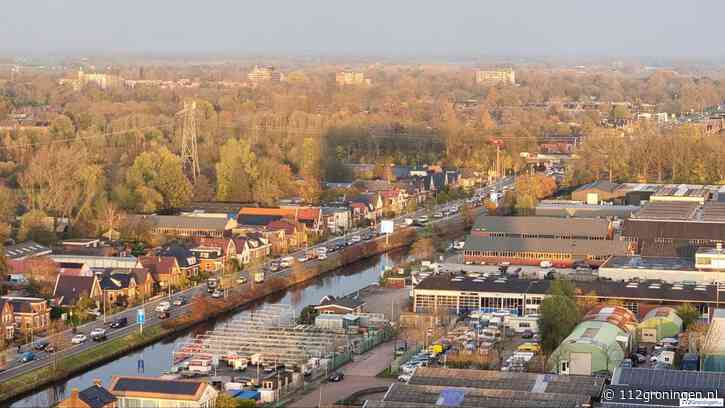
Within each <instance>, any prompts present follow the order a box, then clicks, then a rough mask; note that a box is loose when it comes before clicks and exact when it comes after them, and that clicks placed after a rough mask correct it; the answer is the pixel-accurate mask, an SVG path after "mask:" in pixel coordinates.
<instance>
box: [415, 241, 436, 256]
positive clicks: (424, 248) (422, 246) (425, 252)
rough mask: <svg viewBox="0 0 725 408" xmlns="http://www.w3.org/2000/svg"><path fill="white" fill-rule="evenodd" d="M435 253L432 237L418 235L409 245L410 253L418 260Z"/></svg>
mask: <svg viewBox="0 0 725 408" xmlns="http://www.w3.org/2000/svg"><path fill="white" fill-rule="evenodd" d="M434 253H435V245H434V244H433V238H430V237H419V238H418V239H417V240H416V241H415V242H414V243H413V245H412V246H411V247H410V254H411V255H412V256H413V257H415V259H418V260H424V259H430V258H432V257H433V254H434Z"/></svg>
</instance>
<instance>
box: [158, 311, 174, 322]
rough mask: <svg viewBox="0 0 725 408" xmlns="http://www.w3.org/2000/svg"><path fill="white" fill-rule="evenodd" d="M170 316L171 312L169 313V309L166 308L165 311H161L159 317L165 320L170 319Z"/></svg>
mask: <svg viewBox="0 0 725 408" xmlns="http://www.w3.org/2000/svg"><path fill="white" fill-rule="evenodd" d="M169 316H171V314H170V313H169V311H168V310H164V311H163V312H159V313H158V317H159V319H161V320H164V319H168V318H169Z"/></svg>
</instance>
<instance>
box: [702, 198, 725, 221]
mask: <svg viewBox="0 0 725 408" xmlns="http://www.w3.org/2000/svg"><path fill="white" fill-rule="evenodd" d="M702 220H703V221H720V222H725V203H720V202H712V201H711V202H707V203H705V205H704V206H703V207H702Z"/></svg>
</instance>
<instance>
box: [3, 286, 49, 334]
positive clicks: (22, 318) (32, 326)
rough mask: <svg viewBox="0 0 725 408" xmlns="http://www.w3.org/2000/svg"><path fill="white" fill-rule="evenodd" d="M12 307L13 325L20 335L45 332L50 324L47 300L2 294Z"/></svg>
mask: <svg viewBox="0 0 725 408" xmlns="http://www.w3.org/2000/svg"><path fill="white" fill-rule="evenodd" d="M2 299H3V300H5V301H6V302H8V303H10V305H11V306H12V307H13V319H15V327H16V329H17V331H18V332H19V333H20V334H21V335H29V336H32V335H33V334H34V333H41V332H45V331H46V330H47V329H48V325H49V324H50V309H49V308H48V302H47V301H46V300H45V299H42V298H34V297H21V296H3V297H2Z"/></svg>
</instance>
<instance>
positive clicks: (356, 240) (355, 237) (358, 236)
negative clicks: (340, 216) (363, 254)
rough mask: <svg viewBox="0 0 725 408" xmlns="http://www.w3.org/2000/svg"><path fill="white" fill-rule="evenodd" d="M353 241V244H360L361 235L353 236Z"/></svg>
mask: <svg viewBox="0 0 725 408" xmlns="http://www.w3.org/2000/svg"><path fill="white" fill-rule="evenodd" d="M351 240H352V242H353V243H356V242H360V241H362V237H360V235H353V237H352V239H351Z"/></svg>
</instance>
